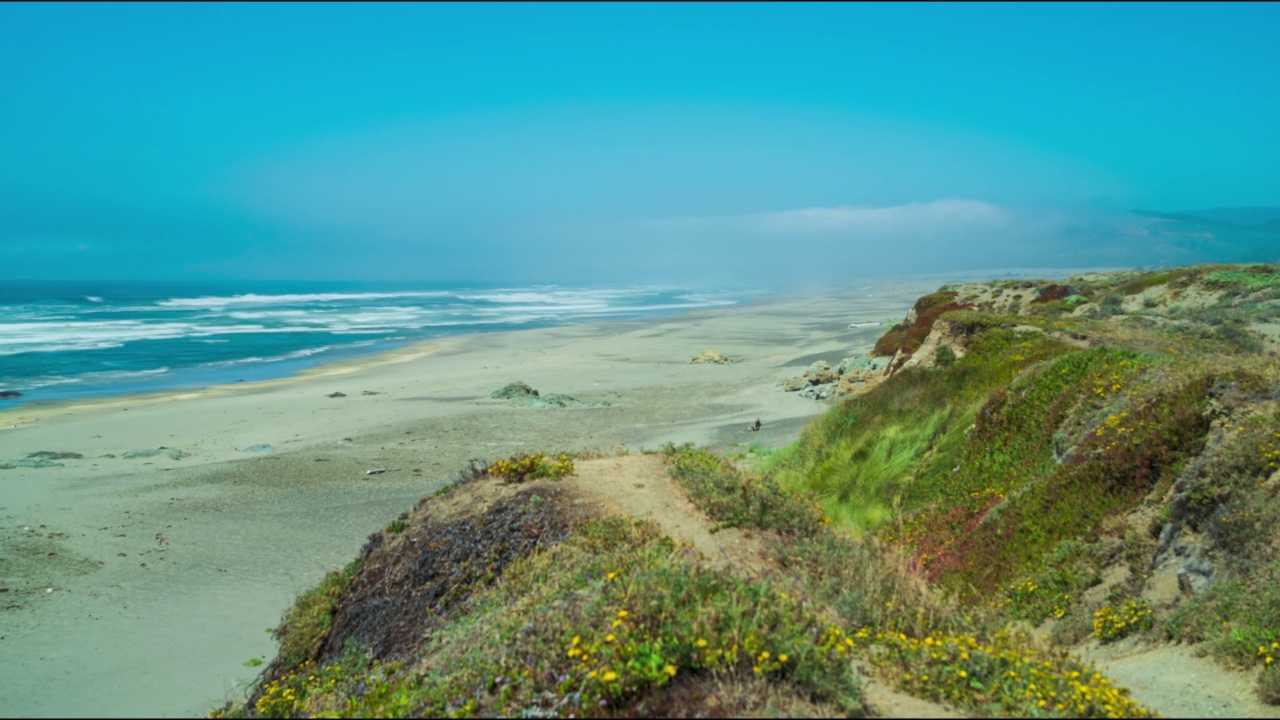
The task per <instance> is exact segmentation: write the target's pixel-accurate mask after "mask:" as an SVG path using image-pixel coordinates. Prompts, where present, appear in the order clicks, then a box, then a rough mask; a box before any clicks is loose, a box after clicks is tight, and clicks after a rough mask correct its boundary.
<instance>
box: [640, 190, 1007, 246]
mask: <svg viewBox="0 0 1280 720" xmlns="http://www.w3.org/2000/svg"><path fill="white" fill-rule="evenodd" d="M1010 220H1011V217H1010V214H1009V213H1008V212H1007V211H1006V210H1004V209H1002V208H1000V207H998V206H996V205H992V204H990V203H986V202H982V201H980V200H965V199H946V200H935V201H932V202H923V203H907V204H903V205H890V206H885V207H871V206H845V205H841V206H836V207H814V208H801V209H797V210H782V211H778V212H762V213H748V214H742V215H720V216H704V217H676V218H665V219H661V220H655V221H653V224H654V225H655V226H656V227H658V228H665V229H671V230H684V231H695V232H696V231H706V230H730V231H736V232H745V233H754V234H760V235H769V236H804V235H829V234H838V235H849V236H872V237H878V236H885V235H895V234H903V235H917V234H919V233H929V234H935V233H937V232H954V231H959V230H970V229H983V230H993V229H998V228H1001V227H1004V226H1006V225H1008V224H1009V222H1010Z"/></svg>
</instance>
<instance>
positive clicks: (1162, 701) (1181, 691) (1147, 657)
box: [1076, 640, 1280, 718]
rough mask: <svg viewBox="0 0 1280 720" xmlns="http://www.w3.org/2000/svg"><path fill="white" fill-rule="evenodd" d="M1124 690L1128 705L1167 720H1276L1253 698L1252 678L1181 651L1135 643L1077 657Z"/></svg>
mask: <svg viewBox="0 0 1280 720" xmlns="http://www.w3.org/2000/svg"><path fill="white" fill-rule="evenodd" d="M1076 654H1077V655H1078V656H1079V657H1081V658H1082V659H1084V660H1086V661H1088V660H1093V661H1095V662H1096V663H1097V666H1098V669H1099V670H1100V671H1102V672H1103V673H1105V674H1106V675H1108V676H1109V677H1111V678H1112V679H1114V680H1115V681H1116V682H1118V683H1119V684H1121V685H1124V686H1125V687H1128V688H1129V691H1130V693H1131V694H1132V697H1133V699H1135V700H1137V701H1138V702H1140V703H1142V704H1144V705H1146V706H1147V707H1149V708H1152V709H1153V710H1156V711H1157V712H1159V713H1160V714H1161V715H1163V716H1164V717H1170V718H1196V717H1207V718H1230V717H1250V718H1276V717H1280V708H1277V707H1271V706H1268V705H1263V704H1262V703H1261V702H1259V701H1258V697H1257V695H1255V694H1254V690H1253V685H1254V681H1255V677H1256V674H1255V673H1254V672H1233V671H1231V670H1227V669H1225V668H1223V667H1222V666H1221V665H1219V664H1218V663H1217V662H1215V661H1214V660H1212V659H1211V658H1207V657H1196V656H1195V654H1194V649H1193V648H1189V647H1186V646H1182V645H1158V646H1155V647H1146V646H1142V645H1139V644H1138V643H1137V641H1136V640H1129V641H1124V640H1122V641H1119V642H1116V643H1114V644H1112V645H1099V644H1098V643H1097V642H1096V641H1091V642H1089V643H1088V644H1086V645H1084V646H1083V647H1081V648H1080V649H1079V650H1078V652H1077V653H1076Z"/></svg>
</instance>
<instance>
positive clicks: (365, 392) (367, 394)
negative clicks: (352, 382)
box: [360, 390, 382, 397]
mask: <svg viewBox="0 0 1280 720" xmlns="http://www.w3.org/2000/svg"><path fill="white" fill-rule="evenodd" d="M360 394H361V395H364V396H365V397H370V396H372V395H381V394H382V393H380V392H375V391H373V390H365V391H363V392H361V393H360Z"/></svg>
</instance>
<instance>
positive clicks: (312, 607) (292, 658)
mask: <svg viewBox="0 0 1280 720" xmlns="http://www.w3.org/2000/svg"><path fill="white" fill-rule="evenodd" d="M359 567H360V564H359V562H358V561H357V562H351V563H348V564H347V565H346V566H345V567H343V568H342V569H340V570H334V571H331V572H329V573H327V574H326V575H325V576H324V578H323V579H321V580H320V584H318V585H316V587H314V588H312V589H311V590H308V591H307V592H305V593H303V594H302V595H301V596H299V597H298V600H297V602H295V603H294V605H293V607H292V608H290V609H289V611H288V612H287V613H286V614H285V616H284V621H283V622H281V623H280V626H279V627H277V628H276V629H275V632H274V635H275V638H276V640H279V641H280V653H279V655H278V661H279V663H280V664H281V667H280V668H279V669H281V670H283V669H287V668H294V667H297V666H299V665H301V664H302V663H304V662H306V661H307V660H310V659H311V658H313V657H315V654H316V653H317V652H319V651H320V646H321V645H323V644H324V639H325V636H326V634H328V632H329V623H330V622H331V621H332V620H333V613H334V611H335V610H336V609H337V607H338V601H339V599H340V598H341V597H342V593H343V591H345V590H346V589H347V586H348V585H349V584H350V583H351V579H352V578H354V577H355V575H356V570H358V569H359Z"/></svg>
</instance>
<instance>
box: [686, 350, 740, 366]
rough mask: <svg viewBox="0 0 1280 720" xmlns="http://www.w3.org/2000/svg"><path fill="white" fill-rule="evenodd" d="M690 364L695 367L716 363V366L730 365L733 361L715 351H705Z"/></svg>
mask: <svg viewBox="0 0 1280 720" xmlns="http://www.w3.org/2000/svg"><path fill="white" fill-rule="evenodd" d="M689 362H691V363H693V364H695V365H698V364H701V363H714V364H716V365H728V364H729V363H731V362H733V360H732V359H730V358H729V357H727V356H725V355H721V354H720V353H718V352H716V351H715V350H703V351H702V352H700V353H698V354H697V355H695V356H694V358H693V359H692V360H690V361H689Z"/></svg>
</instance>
